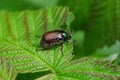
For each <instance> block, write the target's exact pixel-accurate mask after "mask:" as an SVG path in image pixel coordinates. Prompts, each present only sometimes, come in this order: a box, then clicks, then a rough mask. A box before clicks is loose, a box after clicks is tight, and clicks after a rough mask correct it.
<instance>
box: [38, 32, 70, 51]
mask: <svg viewBox="0 0 120 80" xmlns="http://www.w3.org/2000/svg"><path fill="white" fill-rule="evenodd" d="M70 39H71V34H69V33H67V32H65V31H63V30H53V31H49V32H46V33H44V34H43V35H42V38H41V40H40V43H39V44H38V47H37V51H38V50H46V49H50V48H52V47H54V46H56V45H61V44H63V43H64V42H65V41H69V40H70Z"/></svg>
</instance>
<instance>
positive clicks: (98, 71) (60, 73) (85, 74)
mask: <svg viewBox="0 0 120 80" xmlns="http://www.w3.org/2000/svg"><path fill="white" fill-rule="evenodd" d="M119 78H120V67H117V66H114V65H112V64H111V62H107V61H104V60H99V59H96V58H82V59H78V60H73V61H70V62H68V63H64V64H63V65H62V66H61V67H60V68H57V69H56V73H55V74H53V73H51V74H48V75H45V76H43V77H40V78H38V79H36V80H51V79H52V80H54V79H56V80H80V79H82V80H102V79H103V80H106V79H108V80H109V79H113V80H118V79H119Z"/></svg>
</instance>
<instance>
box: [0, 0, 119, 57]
mask: <svg viewBox="0 0 120 80" xmlns="http://www.w3.org/2000/svg"><path fill="white" fill-rule="evenodd" d="M54 6H68V7H70V10H71V11H72V12H73V13H74V15H75V19H74V22H73V23H72V25H71V31H73V32H74V33H73V37H74V39H73V40H76V42H75V43H74V44H75V45H74V53H75V54H77V57H81V56H83V55H84V56H85V55H89V54H90V53H92V52H95V50H97V49H98V48H101V47H103V46H104V45H111V44H114V43H115V42H116V40H119V37H120V36H119V33H120V31H119V29H120V23H119V22H120V16H119V15H120V12H119V11H120V2H119V0H105V1H104V0H65V1H63V0H1V1H0V9H2V10H3V9H7V10H10V11H16V10H26V9H33V10H35V9H38V8H44V7H54ZM77 33H78V34H77ZM83 35H84V36H83Z"/></svg>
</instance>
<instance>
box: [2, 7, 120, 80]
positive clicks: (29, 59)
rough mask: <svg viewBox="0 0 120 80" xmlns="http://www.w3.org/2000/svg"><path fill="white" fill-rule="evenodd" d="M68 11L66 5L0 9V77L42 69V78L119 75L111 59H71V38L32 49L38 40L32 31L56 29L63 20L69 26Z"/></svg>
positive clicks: (59, 79)
mask: <svg viewBox="0 0 120 80" xmlns="http://www.w3.org/2000/svg"><path fill="white" fill-rule="evenodd" d="M71 14H72V13H71V12H70V11H69V9H68V8H67V7H55V8H45V9H42V10H37V11H28V10H27V11H18V12H7V11H1V12H0V17H1V18H0V30H1V32H0V79H4V80H14V79H15V78H16V76H17V74H19V73H35V72H42V71H46V72H47V71H50V73H49V74H46V75H44V76H41V77H39V79H42V80H44V79H45V80H50V79H52V80H66V79H67V80H80V79H93V80H96V79H98V80H100V79H119V77H120V73H119V72H120V69H119V67H115V66H113V65H112V63H109V62H106V61H101V60H98V59H94V58H93V59H90V58H83V59H79V60H72V58H73V55H72V53H73V42H72V41H71V42H65V43H64V44H63V46H58V47H53V48H52V49H49V50H45V51H36V44H38V42H39V40H40V38H36V35H39V36H41V35H42V34H43V33H44V32H47V31H50V30H54V29H60V28H61V26H62V25H65V24H66V23H67V25H69V26H70V23H71V22H72V19H73V18H72V16H71ZM69 19H71V20H69ZM69 26H67V27H68V28H69ZM66 29H67V28H66ZM14 74H15V75H14ZM31 77H32V76H31Z"/></svg>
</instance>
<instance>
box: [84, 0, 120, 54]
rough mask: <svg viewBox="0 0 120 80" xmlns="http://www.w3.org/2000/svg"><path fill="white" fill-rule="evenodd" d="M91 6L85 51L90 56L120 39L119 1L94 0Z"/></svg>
mask: <svg viewBox="0 0 120 80" xmlns="http://www.w3.org/2000/svg"><path fill="white" fill-rule="evenodd" d="M90 5H91V6H90V10H89V15H90V17H89V23H88V25H87V27H86V29H85V30H86V34H85V35H86V36H85V49H86V53H88V54H89V53H92V52H93V51H95V50H96V49H97V48H100V47H102V46H104V45H111V44H113V43H115V42H116V40H119V39H120V36H119V32H120V31H119V30H120V23H119V22H120V16H119V15H120V2H119V0H99V1H96V0H92V1H91V4H90Z"/></svg>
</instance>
